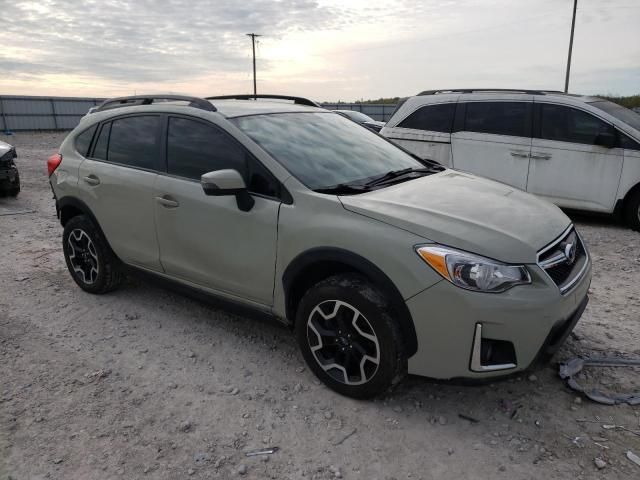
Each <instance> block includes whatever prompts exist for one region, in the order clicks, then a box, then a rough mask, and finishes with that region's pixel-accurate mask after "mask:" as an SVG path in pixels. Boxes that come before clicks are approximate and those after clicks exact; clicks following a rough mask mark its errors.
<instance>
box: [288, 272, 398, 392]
mask: <svg viewBox="0 0 640 480" xmlns="http://www.w3.org/2000/svg"><path fill="white" fill-rule="evenodd" d="M296 335H297V339H298V343H299V345H300V348H301V350H302V354H303V356H304V358H305V361H306V362H307V364H308V365H309V368H311V370H312V371H313V372H314V373H315V374H316V376H317V377H318V378H319V379H320V380H321V381H322V382H324V383H325V384H326V385H327V386H329V387H330V388H332V389H333V390H335V391H337V392H339V393H341V394H343V395H347V396H349V397H354V398H370V397H374V396H376V395H379V394H381V393H384V392H385V391H387V390H388V389H389V388H390V387H392V386H393V385H394V384H396V383H397V382H399V381H400V380H401V379H402V378H403V377H404V376H405V374H406V359H405V356H404V353H403V348H402V338H401V336H400V331H399V328H398V325H397V324H396V323H395V322H394V320H393V316H392V313H391V309H390V307H389V303H388V301H387V299H386V298H385V296H384V295H383V294H382V293H381V292H380V291H379V290H378V289H376V288H375V287H374V286H373V285H372V284H371V283H369V282H368V281H367V280H366V279H363V278H362V277H360V276H357V275H338V276H334V277H331V278H328V279H326V280H323V281H322V282H320V283H318V284H316V285H315V286H313V287H312V288H311V289H310V290H309V291H308V292H307V293H306V294H305V295H304V296H303V298H302V300H301V301H300V305H299V306H298V311H297V316H296Z"/></svg>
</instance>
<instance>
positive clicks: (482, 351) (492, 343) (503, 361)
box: [470, 323, 517, 372]
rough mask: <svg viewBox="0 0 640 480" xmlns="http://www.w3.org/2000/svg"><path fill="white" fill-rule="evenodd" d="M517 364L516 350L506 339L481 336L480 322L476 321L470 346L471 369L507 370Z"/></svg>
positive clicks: (486, 370)
mask: <svg viewBox="0 0 640 480" xmlns="http://www.w3.org/2000/svg"><path fill="white" fill-rule="evenodd" d="M516 365H517V360H516V350H515V348H514V347H513V343H511V342H509V341H507V340H495V339H491V338H482V324H481V323H476V331H475V334H474V336H473V346H472V348H471V366H470V368H471V371H473V372H494V371H496V370H509V369H511V368H515V367H516Z"/></svg>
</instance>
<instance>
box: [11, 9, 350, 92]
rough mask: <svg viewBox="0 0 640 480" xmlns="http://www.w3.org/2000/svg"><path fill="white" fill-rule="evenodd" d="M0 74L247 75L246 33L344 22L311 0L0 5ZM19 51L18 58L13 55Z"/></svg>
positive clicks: (334, 25) (118, 76) (280, 31)
mask: <svg viewBox="0 0 640 480" xmlns="http://www.w3.org/2000/svg"><path fill="white" fill-rule="evenodd" d="M2 3H3V4H2V7H1V8H2V12H3V18H10V19H13V21H11V22H3V26H2V29H1V30H0V44H2V45H5V46H9V48H8V52H9V53H7V49H6V48H5V49H4V50H5V51H3V52H0V71H12V72H16V71H18V72H20V73H38V74H49V73H59V72H60V71H61V69H64V71H65V72H66V73H68V74H69V75H74V74H79V75H94V76H98V77H101V78H105V79H111V80H114V81H132V82H136V81H137V82H152V81H155V82H158V81H167V80H169V81H171V80H178V81H179V80H183V79H186V78H189V77H193V76H196V75H199V76H202V75H206V74H215V73H216V72H220V71H224V72H233V71H241V70H245V69H246V63H247V62H246V56H247V52H248V49H247V47H248V45H249V43H248V42H249V39H248V38H247V37H245V36H244V34H245V33H248V32H269V33H270V34H272V35H284V34H286V33H288V32H292V31H307V30H311V29H325V28H337V27H339V26H340V25H341V24H344V23H345V22H347V21H348V20H349V18H350V17H349V15H348V14H347V15H343V13H344V12H342V11H340V10H339V9H337V8H331V7H327V6H321V5H319V4H318V2H317V1H315V0H280V1H270V0H247V1H244V2H237V1H216V2H211V1H203V0H198V1H194V0H136V1H135V2H127V1H123V0H110V1H83V2H77V1H76V0H49V1H43V2H41V3H37V4H34V3H33V2H30V1H24V0H18V1H13V2H8V1H6V4H5V0H3V2H2ZM17 45H19V46H20V55H21V58H16V56H15V55H12V54H11V46H17Z"/></svg>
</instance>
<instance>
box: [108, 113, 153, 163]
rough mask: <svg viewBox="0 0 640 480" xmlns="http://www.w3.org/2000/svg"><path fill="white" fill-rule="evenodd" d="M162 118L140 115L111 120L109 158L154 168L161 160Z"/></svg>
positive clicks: (117, 161)
mask: <svg viewBox="0 0 640 480" xmlns="http://www.w3.org/2000/svg"><path fill="white" fill-rule="evenodd" d="M161 120H162V119H161V117H160V116H157V115H154V116H152V115H140V116H135V117H124V118H118V119H116V120H113V122H111V123H112V124H111V135H110V136H109V148H108V153H107V160H108V161H109V162H113V163H119V164H122V165H126V166H129V167H135V168H144V169H148V170H153V169H156V168H157V164H158V160H159V159H160V154H161V151H160V142H159V141H158V140H159V135H160V126H161Z"/></svg>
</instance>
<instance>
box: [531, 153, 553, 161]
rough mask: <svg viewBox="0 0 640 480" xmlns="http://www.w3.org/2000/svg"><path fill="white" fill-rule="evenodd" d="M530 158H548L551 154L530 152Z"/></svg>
mask: <svg viewBox="0 0 640 480" xmlns="http://www.w3.org/2000/svg"><path fill="white" fill-rule="evenodd" d="M531 158H536V159H538V160H549V159H550V158H551V155H549V154H548V153H532V154H531Z"/></svg>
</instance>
